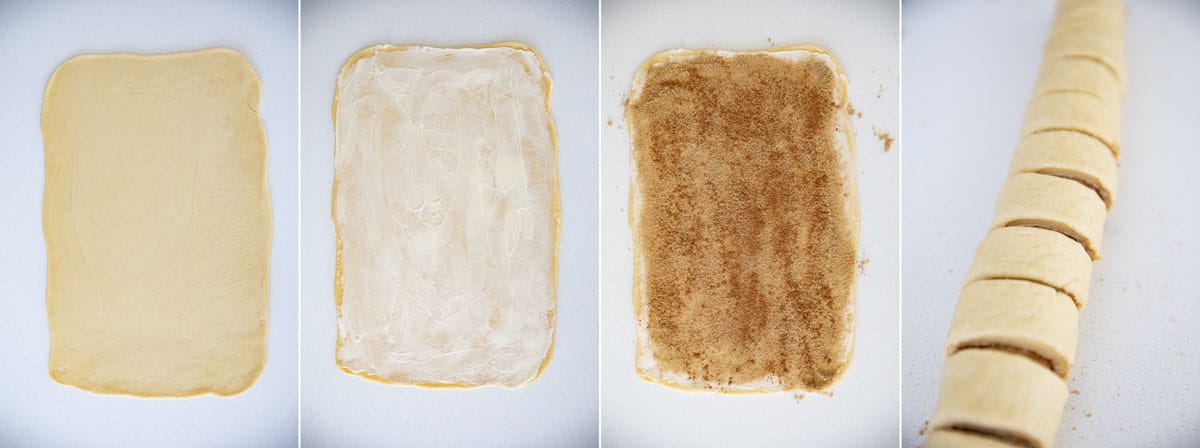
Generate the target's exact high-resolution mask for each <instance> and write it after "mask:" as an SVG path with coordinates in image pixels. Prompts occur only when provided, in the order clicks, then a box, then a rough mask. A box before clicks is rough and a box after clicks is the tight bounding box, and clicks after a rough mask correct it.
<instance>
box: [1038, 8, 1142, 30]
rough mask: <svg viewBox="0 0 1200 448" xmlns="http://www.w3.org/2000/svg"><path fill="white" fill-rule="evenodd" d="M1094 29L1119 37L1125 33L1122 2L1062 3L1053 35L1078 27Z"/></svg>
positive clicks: (1055, 19) (1056, 13)
mask: <svg viewBox="0 0 1200 448" xmlns="http://www.w3.org/2000/svg"><path fill="white" fill-rule="evenodd" d="M1089 26H1090V27H1094V28H1098V29H1105V30H1109V31H1110V32H1112V33H1115V34H1117V35H1123V34H1124V31H1125V11H1124V9H1123V7H1122V6H1121V3H1120V2H1109V1H1090V0H1089V1H1060V2H1059V4H1058V8H1057V11H1056V12H1055V14H1054V27H1053V28H1052V29H1051V33H1052V34H1053V33H1056V32H1060V31H1062V30H1065V29H1070V28H1076V27H1089Z"/></svg>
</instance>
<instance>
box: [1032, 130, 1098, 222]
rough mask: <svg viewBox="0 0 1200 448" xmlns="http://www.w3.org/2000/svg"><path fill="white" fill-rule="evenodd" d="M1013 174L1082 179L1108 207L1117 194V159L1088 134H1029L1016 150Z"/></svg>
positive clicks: (1057, 132) (1050, 132) (1053, 132)
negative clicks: (1035, 174)
mask: <svg viewBox="0 0 1200 448" xmlns="http://www.w3.org/2000/svg"><path fill="white" fill-rule="evenodd" d="M1010 172H1011V173H1012V174H1017V173H1042V174H1049V175H1053V176H1058V177H1065V178H1069V179H1073V180H1075V181H1077V182H1082V183H1083V184H1085V185H1087V186H1088V187H1089V188H1091V189H1093V190H1095V191H1096V193H1097V194H1099V195H1100V199H1101V200H1103V201H1104V204H1105V207H1106V208H1111V207H1112V202H1113V199H1114V198H1115V197H1116V195H1117V159H1116V157H1113V154H1112V152H1111V151H1109V150H1108V147H1107V146H1104V144H1103V143H1101V142H1100V141H1099V140H1096V139H1094V138H1091V137H1089V136H1087V135H1083V134H1080V133H1078V132H1071V131H1048V132H1039V133H1036V134H1031V135H1027V136H1025V137H1023V138H1021V141H1020V143H1017V149H1016V151H1015V152H1014V153H1013V158H1012V165H1011V166H1010Z"/></svg>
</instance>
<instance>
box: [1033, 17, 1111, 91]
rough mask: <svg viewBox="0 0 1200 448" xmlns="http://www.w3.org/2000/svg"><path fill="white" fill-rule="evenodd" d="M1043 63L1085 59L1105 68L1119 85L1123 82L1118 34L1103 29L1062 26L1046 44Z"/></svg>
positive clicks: (1099, 27)
mask: <svg viewBox="0 0 1200 448" xmlns="http://www.w3.org/2000/svg"><path fill="white" fill-rule="evenodd" d="M1043 56H1044V60H1046V61H1050V60H1054V59H1061V58H1087V59H1092V60H1094V61H1096V62H1099V63H1101V64H1104V66H1105V67H1107V68H1108V69H1109V71H1110V72H1111V73H1112V74H1113V76H1115V77H1116V78H1117V79H1118V80H1119V81H1120V82H1121V83H1122V84H1124V82H1125V76H1126V75H1125V73H1126V68H1125V43H1124V35H1123V34H1122V33H1121V30H1120V29H1119V28H1118V29H1112V28H1107V27H1104V26H1103V25H1099V26H1098V25H1095V24H1087V25H1073V24H1064V25H1061V26H1059V27H1056V28H1055V29H1054V30H1053V31H1052V32H1051V33H1050V38H1049V39H1047V40H1046V46H1045V48H1044V49H1043Z"/></svg>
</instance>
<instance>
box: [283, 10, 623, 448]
mask: <svg viewBox="0 0 1200 448" xmlns="http://www.w3.org/2000/svg"><path fill="white" fill-rule="evenodd" d="M301 8H302V9H303V18H302V19H301V20H302V24H301V25H302V27H301V28H302V30H301V34H302V41H303V49H302V50H301V51H302V55H301V58H302V62H301V66H302V75H301V77H302V80H301V84H302V89H303V92H302V94H303V100H302V105H301V107H302V111H301V113H302V118H301V121H302V123H303V125H304V127H303V132H302V136H301V138H302V142H303V145H302V146H303V149H302V159H301V166H302V168H301V172H302V173H301V183H302V186H301V189H302V191H303V197H304V201H303V204H302V207H301V209H302V216H303V218H302V222H301V235H302V239H303V242H304V243H303V251H302V254H301V265H302V268H301V269H302V272H303V275H302V277H303V280H302V282H303V284H302V286H301V288H302V290H301V296H302V298H301V302H302V304H301V305H302V312H301V313H302V317H301V319H302V321H303V323H302V328H303V330H302V331H303V339H304V341H305V343H304V347H303V348H302V349H301V385H302V389H303V392H302V394H301V428H302V429H301V431H302V436H301V440H302V442H303V444H304V446H305V447H326V446H414V447H432V446H464V447H472V446H496V447H507V446H521V447H524V446H532V447H538V446H570V447H576V446H579V447H582V446H594V445H595V444H596V442H597V401H598V397H597V384H596V383H597V379H596V377H597V371H598V366H597V361H596V352H597V336H596V326H597V321H598V317H597V309H598V305H597V303H596V302H597V299H596V290H597V286H596V285H597V277H596V258H597V257H596V250H597V233H596V232H597V230H596V228H597V222H596V201H597V189H596V176H597V171H598V170H597V166H596V163H597V162H596V158H597V151H596V139H597V137H596V134H597V123H598V122H599V119H598V118H597V115H596V114H597V105H596V89H597V79H596V70H597V69H596V53H597V48H598V43H597V41H596V39H597V17H596V16H597V10H596V4H595V3H594V2H589V1H574V2H559V1H550V0H547V1H529V2H521V1H509V2H476V1H470V0H461V1H460V0H454V1H439V2H422V3H421V4H420V5H419V6H418V5H415V4H413V3H411V2H397V1H387V0H379V1H363V2H338V1H326V2H320V1H305V2H304V4H303V5H302V6H301ZM499 41H518V42H523V43H525V44H528V45H529V46H531V47H533V48H534V50H536V51H537V52H538V54H540V55H541V57H542V59H543V60H544V61H545V63H546V67H547V68H549V70H550V76H551V78H552V79H553V82H554V86H553V91H552V93H551V105H550V106H551V112H552V114H553V115H554V120H555V123H556V125H557V130H558V156H559V158H558V168H559V172H558V178H559V186H560V190H561V195H562V233H561V244H560V246H559V249H558V296H557V312H556V317H557V322H556V331H555V344H554V355H553V357H552V358H551V359H550V363H549V364H548V365H547V366H546V370H545V371H544V372H543V374H542V376H541V377H540V378H538V379H537V380H536V381H534V382H533V383H532V384H529V385H527V386H524V387H521V388H516V389H503V388H499V387H483V388H476V389H466V390H455V389H427V388H420V387H411V386H390V385H384V384H379V383H375V382H371V381H368V380H365V379H363V378H359V377H357V376H351V375H347V374H345V373H342V372H341V371H340V370H338V368H337V365H336V364H335V361H334V345H335V341H336V336H337V318H336V316H335V306H334V300H333V276H334V254H335V247H334V234H333V223H332V221H331V219H330V192H331V191H332V187H333V123H332V119H331V116H330V110H331V108H332V104H333V94H334V87H335V83H336V79H337V75H338V72H339V71H340V70H341V68H342V64H344V63H345V62H346V60H347V59H348V58H349V57H350V56H351V55H353V54H354V53H355V52H357V51H358V50H360V49H362V48H364V47H367V46H370V45H376V44H383V43H391V44H426V45H435V46H460V45H472V44H484V43H491V42H499Z"/></svg>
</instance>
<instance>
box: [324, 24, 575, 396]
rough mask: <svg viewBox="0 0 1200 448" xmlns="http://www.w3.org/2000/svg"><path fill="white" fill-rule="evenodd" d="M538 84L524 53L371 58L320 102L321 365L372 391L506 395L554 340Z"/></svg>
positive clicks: (552, 208)
mask: <svg viewBox="0 0 1200 448" xmlns="http://www.w3.org/2000/svg"><path fill="white" fill-rule="evenodd" d="M549 100H550V75H549V73H548V72H547V70H546V68H545V66H544V65H543V64H542V62H541V59H540V58H539V57H538V56H537V54H536V53H535V52H534V51H533V50H532V49H530V48H529V47H527V46H524V45H521V44H515V43H504V44H495V45H489V46H480V47H470V48H433V47H419V46H410V47H404V46H387V45H385V46H376V47H371V48H367V49H364V50H362V51H360V52H358V53H357V54H355V55H354V56H353V57H351V58H350V60H349V61H348V62H347V63H346V65H345V66H344V67H343V68H342V72H341V75H340V76H339V77H338V86H337V93H336V98H335V101H334V128H335V131H334V132H335V140H336V144H335V148H334V210H333V219H334V223H335V228H336V234H337V241H338V254H337V274H336V275H337V276H336V282H335V291H334V295H335V299H336V302H337V305H338V307H337V312H338V345H337V364H338V366H339V367H341V368H342V369H343V371H345V372H347V373H351V374H356V375H360V376H363V377H366V378H368V379H372V380H377V381H381V382H385V383H394V384H410V385H419V386H429V387H473V386H482V385H499V386H505V387H515V386H520V385H523V384H527V383H529V382H532V381H533V380H535V379H536V378H537V377H538V375H539V374H540V373H541V370H542V368H543V367H544V366H545V365H546V363H547V362H548V361H549V359H550V353H551V350H552V347H553V337H554V309H555V308H554V300H555V299H554V287H555V285H554V280H555V256H556V253H557V249H558V229H559V222H560V217H559V208H558V178H557V163H556V152H555V137H554V124H553V121H552V120H551V117H550V109H549Z"/></svg>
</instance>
